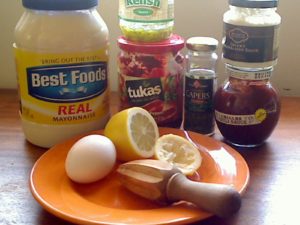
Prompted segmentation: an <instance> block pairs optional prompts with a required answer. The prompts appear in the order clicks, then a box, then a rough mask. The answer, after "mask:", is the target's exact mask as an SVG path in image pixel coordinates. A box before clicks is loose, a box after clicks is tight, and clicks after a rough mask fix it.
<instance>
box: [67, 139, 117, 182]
mask: <svg viewBox="0 0 300 225" xmlns="http://www.w3.org/2000/svg"><path fill="white" fill-rule="evenodd" d="M115 163H116V149H115V146H114V144H113V143H112V141H111V140H110V139H109V138H107V137H105V136H102V135H88V136H86V137H83V138H81V139H80V140H78V141H77V142H76V143H75V144H74V145H73V146H72V147H71V149H70V150H69V152H68V155H67V158H66V161H65V169H66V172H67V175H68V177H69V178H70V179H71V180H73V181H75V182H78V183H91V182H94V181H97V180H100V179H102V178H104V177H105V176H106V175H108V174H109V173H110V172H111V170H112V169H113V167H114V165H115Z"/></svg>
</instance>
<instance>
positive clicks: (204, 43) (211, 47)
mask: <svg viewBox="0 0 300 225" xmlns="http://www.w3.org/2000/svg"><path fill="white" fill-rule="evenodd" d="M218 44H219V42H218V40H216V39H214V38H211V37H191V38H189V39H187V41H186V47H187V48H188V49H190V50H193V51H204V52H210V51H215V50H216V49H217V47H218Z"/></svg>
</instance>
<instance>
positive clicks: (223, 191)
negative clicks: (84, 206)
mask: <svg viewBox="0 0 300 225" xmlns="http://www.w3.org/2000/svg"><path fill="white" fill-rule="evenodd" d="M117 172H118V174H119V176H120V180H121V183H122V184H123V185H124V186H125V187H126V188H127V189H129V190H130V191H132V192H134V193H136V194H138V195H140V196H142V197H144V198H147V199H150V200H153V201H157V202H160V203H172V202H177V201H180V200H184V201H188V202H192V203H194V204H195V205H196V206H198V207H200V208H201V209H204V210H206V211H208V212H210V213H213V214H215V215H217V216H220V217H227V216H230V215H232V214H234V213H235V212H237V211H238V210H239V209H240V206H241V196H240V194H239V192H237V191H236V190H235V189H234V188H233V187H232V186H230V185H225V184H212V183H203V182H195V181H191V180H189V179H188V178H187V177H186V176H185V175H183V174H182V173H181V172H180V170H179V169H178V168H176V167H174V166H172V165H171V164H170V163H168V162H164V161H159V160H154V159H145V160H134V161H131V162H127V163H124V164H121V165H120V166H119V167H118V169H117Z"/></svg>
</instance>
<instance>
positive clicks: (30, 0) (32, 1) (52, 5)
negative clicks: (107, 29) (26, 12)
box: [22, 0, 98, 11]
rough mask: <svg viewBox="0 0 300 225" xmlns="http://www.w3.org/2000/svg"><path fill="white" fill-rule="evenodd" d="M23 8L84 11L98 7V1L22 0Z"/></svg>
mask: <svg viewBox="0 0 300 225" xmlns="http://www.w3.org/2000/svg"><path fill="white" fill-rule="evenodd" d="M22 3H23V6H24V7H25V8H28V9H34V10H55V11H63V10H66V11H69V10H84V9H90V8H93V7H95V6H97V5H98V0H22Z"/></svg>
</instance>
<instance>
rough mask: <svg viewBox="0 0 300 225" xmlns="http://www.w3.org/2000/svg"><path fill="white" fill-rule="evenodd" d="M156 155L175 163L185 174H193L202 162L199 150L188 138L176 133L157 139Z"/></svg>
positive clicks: (158, 157)
mask: <svg viewBox="0 0 300 225" xmlns="http://www.w3.org/2000/svg"><path fill="white" fill-rule="evenodd" d="M154 156H155V158H156V159H158V160H163V161H167V162H169V163H171V164H173V165H175V166H176V167H177V168H178V169H180V170H181V172H182V173H183V174H185V175H191V174H193V173H194V172H195V171H196V170H197V169H198V168H199V167H200V165H201V162H202V157H201V154H200V152H199V150H198V149H197V148H196V147H195V146H194V145H193V144H192V143H191V142H189V141H188V140H187V139H185V138H183V137H181V136H178V135H174V134H166V135H163V136H161V137H160V138H158V139H157V141H156V144H155V146H154Z"/></svg>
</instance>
